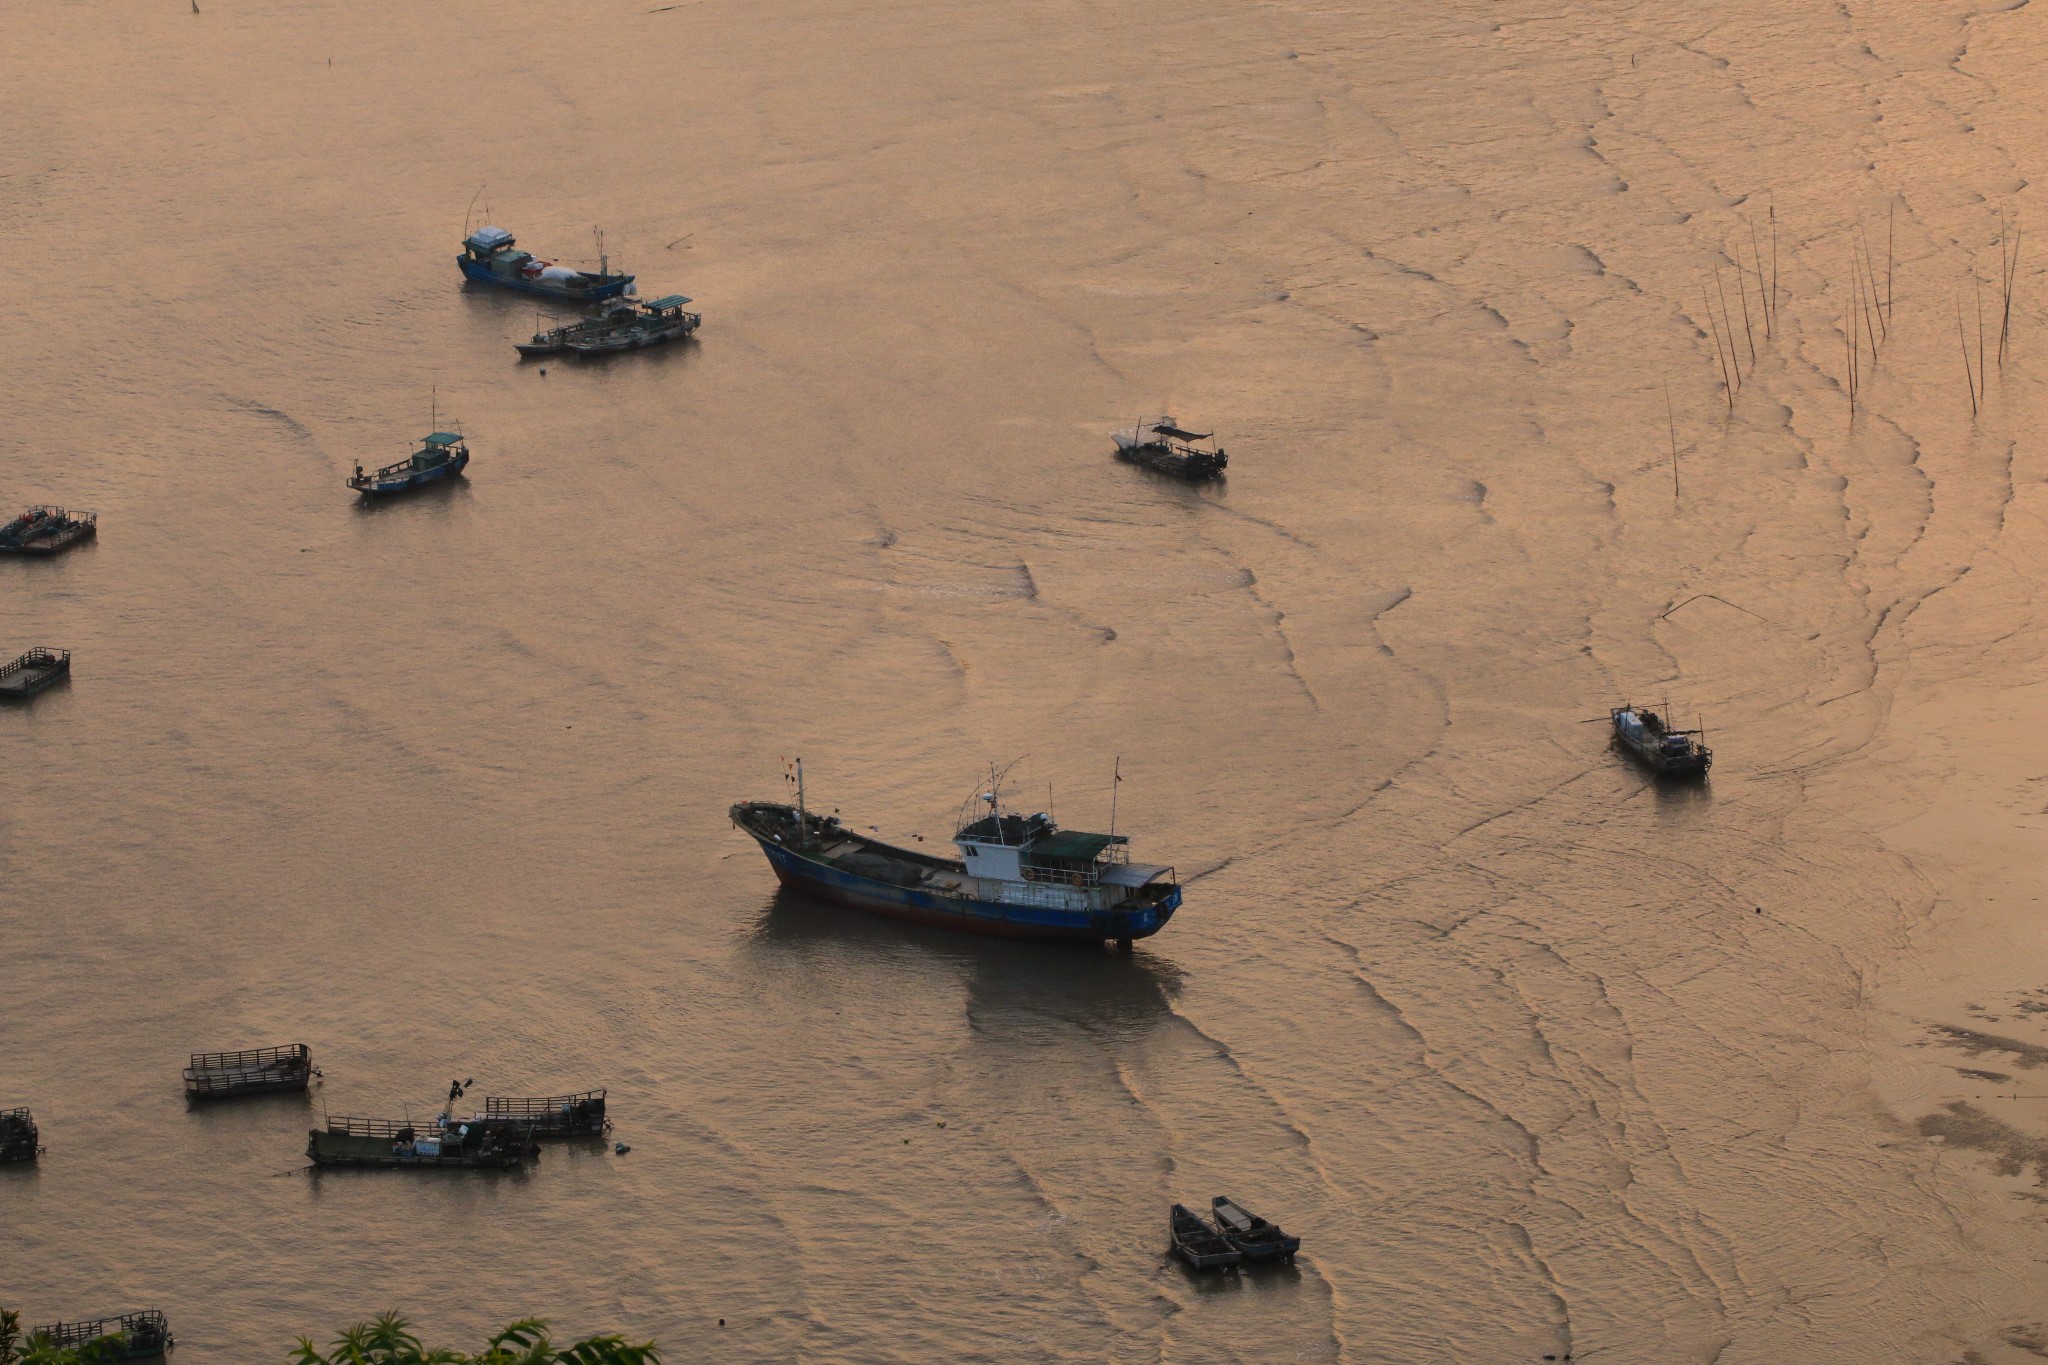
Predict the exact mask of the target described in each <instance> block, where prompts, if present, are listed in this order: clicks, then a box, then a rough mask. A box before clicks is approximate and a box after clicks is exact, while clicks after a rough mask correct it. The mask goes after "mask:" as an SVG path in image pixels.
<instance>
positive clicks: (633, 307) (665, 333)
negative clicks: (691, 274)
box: [518, 294, 704, 356]
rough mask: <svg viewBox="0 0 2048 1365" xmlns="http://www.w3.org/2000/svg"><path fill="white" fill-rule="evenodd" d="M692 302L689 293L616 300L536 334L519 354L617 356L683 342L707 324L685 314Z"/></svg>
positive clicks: (698, 315)
mask: <svg viewBox="0 0 2048 1365" xmlns="http://www.w3.org/2000/svg"><path fill="white" fill-rule="evenodd" d="M691 301H692V300H691V299H690V296H689V295H687V294H666V295H663V296H662V297H661V298H658V299H655V300H654V301H653V302H651V303H634V302H632V301H630V300H623V299H614V300H612V301H611V302H610V303H609V304H608V305H606V306H605V307H604V308H603V309H602V310H600V311H599V312H598V313H597V314H595V315H594V316H592V317H587V318H584V319H582V320H581V321H579V322H572V323H570V324H568V325H567V326H563V327H554V328H549V329H547V330H545V331H539V332H535V333H534V334H533V340H532V341H528V342H521V343H519V346H518V350H519V354H521V355H523V356H543V355H561V354H564V353H567V354H571V355H580V356H597V355H616V354H618V353H619V352H621V351H636V350H639V349H640V348H641V347H644V346H659V345H661V344H662V343H663V342H668V341H681V340H682V339H683V338H685V337H688V336H690V335H692V334H694V333H695V332H696V330H697V328H698V327H700V326H702V325H703V322H704V318H703V315H702V314H699V313H689V312H685V311H683V305H684V304H686V303H689V302H691Z"/></svg>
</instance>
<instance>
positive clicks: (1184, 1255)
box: [1168, 1204, 1244, 1270]
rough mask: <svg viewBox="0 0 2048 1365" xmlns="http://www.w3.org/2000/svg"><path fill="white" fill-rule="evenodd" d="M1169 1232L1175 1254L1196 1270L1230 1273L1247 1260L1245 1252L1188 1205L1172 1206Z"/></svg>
mask: <svg viewBox="0 0 2048 1365" xmlns="http://www.w3.org/2000/svg"><path fill="white" fill-rule="evenodd" d="M1168 1228H1169V1230H1170V1231H1171V1233H1172V1235H1173V1251H1174V1254H1175V1255H1176V1256H1179V1257H1180V1258H1181V1259H1182V1260H1183V1261H1186V1262H1187V1263H1188V1264H1189V1265H1191V1266H1193V1267H1194V1268H1195V1269H1197V1270H1227V1269H1229V1268H1230V1267H1231V1266H1234V1265H1236V1264H1237V1263H1238V1262H1239V1261H1242V1260H1243V1259H1244V1253H1243V1252H1241V1251H1239V1250H1238V1249H1237V1248H1236V1247H1234V1246H1232V1245H1231V1244H1230V1243H1229V1242H1228V1241H1226V1240H1224V1238H1223V1235H1222V1234H1221V1233H1219V1232H1217V1231H1216V1229H1214V1228H1212V1227H1210V1226H1209V1224H1208V1222H1207V1221H1206V1220H1205V1219H1203V1218H1202V1217H1201V1216H1200V1215H1199V1214H1197V1213H1195V1211H1194V1210H1192V1209H1190V1208H1188V1207H1187V1205H1185V1204H1175V1205H1174V1206H1173V1212H1172V1214H1171V1215H1170V1216H1169V1218H1168Z"/></svg>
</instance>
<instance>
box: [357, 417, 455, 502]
mask: <svg viewBox="0 0 2048 1365" xmlns="http://www.w3.org/2000/svg"><path fill="white" fill-rule="evenodd" d="M468 467H469V446H468V445H467V444H465V443H464V441H463V439H462V434H461V433H460V432H454V431H436V432H432V433H429V434H428V436H427V438H426V439H425V440H424V441H422V442H421V443H420V448H419V449H418V450H415V451H414V452H413V453H412V454H411V455H410V456H408V457H407V458H405V459H403V460H400V461H399V462H398V463H397V464H388V465H385V466H384V467H383V468H382V469H378V470H373V471H370V472H367V473H366V472H364V470H363V467H362V465H360V464H358V465H357V466H356V472H355V476H354V477H353V478H351V479H350V480H349V481H348V486H349V487H350V488H353V489H355V490H356V492H358V493H361V494H362V495H363V496H364V497H366V498H375V497H385V496H388V495H390V494H392V493H410V492H412V491H413V490H414V489H416V488H425V487H426V486H427V485H428V484H431V483H439V482H440V481H441V480H443V479H452V478H454V477H455V476H456V475H458V474H460V473H461V472H462V471H463V470H464V469H467V468H468Z"/></svg>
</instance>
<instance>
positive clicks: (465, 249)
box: [455, 227, 633, 303]
mask: <svg viewBox="0 0 2048 1365" xmlns="http://www.w3.org/2000/svg"><path fill="white" fill-rule="evenodd" d="M455 264H456V265H458V266H459V267H461V269H462V274H463V277H464V278H466V279H471V280H474V281H476V282H477V283H478V284H495V285H498V286H500V287H501V288H505V289H517V290H519V291H520V292H521V293H526V294H545V295H547V296H548V297H549V298H556V299H568V300H571V301H572V302H575V303H596V302H598V301H599V300H600V299H608V298H612V297H614V296H615V295H618V294H622V293H624V292H625V290H626V286H628V285H630V284H631V283H633V277H632V276H631V275H627V274H624V273H615V272H614V271H613V270H612V268H611V262H610V260H609V259H607V258H604V257H602V256H600V258H599V264H598V268H597V270H596V271H595V272H594V273H593V272H591V271H588V270H576V269H574V268H572V267H570V266H566V265H556V264H555V263H554V262H553V261H544V260H542V259H540V258H539V257H538V256H535V255H533V254H532V253H530V252H525V251H521V250H519V249H518V243H517V241H516V240H515V239H514V237H513V236H512V234H511V233H509V232H507V231H506V230H505V229H503V228H501V227H481V228H478V229H477V230H476V231H475V232H472V233H470V234H469V236H467V237H465V238H463V240H462V254H461V255H460V256H457V257H456V258H455Z"/></svg>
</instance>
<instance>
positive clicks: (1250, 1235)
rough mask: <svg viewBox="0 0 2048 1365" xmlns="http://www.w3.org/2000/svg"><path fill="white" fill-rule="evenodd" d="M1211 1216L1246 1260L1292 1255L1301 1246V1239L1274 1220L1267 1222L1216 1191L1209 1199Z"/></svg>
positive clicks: (1225, 1239)
mask: <svg viewBox="0 0 2048 1365" xmlns="http://www.w3.org/2000/svg"><path fill="white" fill-rule="evenodd" d="M1209 1214H1210V1217H1212V1218H1213V1219H1215V1221H1216V1231H1218V1232H1220V1233H1222V1234H1223V1240H1224V1241H1226V1242H1229V1243H1230V1244H1231V1245H1232V1246H1234V1247H1236V1248H1237V1249H1238V1250H1239V1251H1241V1252H1243V1253H1244V1258H1245V1259H1246V1260H1247V1261H1270V1260H1276V1259H1277V1260H1287V1261H1291V1260H1293V1259H1294V1253H1295V1252H1297V1251H1299V1250H1301V1239H1300V1238H1299V1237H1289V1236H1288V1235H1287V1234H1286V1233H1284V1232H1282V1231H1281V1230H1280V1229H1279V1227H1278V1226H1277V1225H1275V1224H1273V1223H1269V1222H1267V1221H1266V1220H1265V1219H1263V1218H1261V1217H1259V1216H1258V1215H1257V1214H1255V1213H1253V1212H1251V1211H1250V1210H1249V1209H1246V1208H1245V1207H1244V1206H1243V1205H1241V1204H1238V1203H1236V1202H1234V1201H1233V1200H1231V1199H1230V1198H1229V1197H1228V1196H1227V1195H1221V1194H1219V1195H1217V1196H1216V1197H1215V1198H1214V1199H1212V1200H1210V1201H1209Z"/></svg>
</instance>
